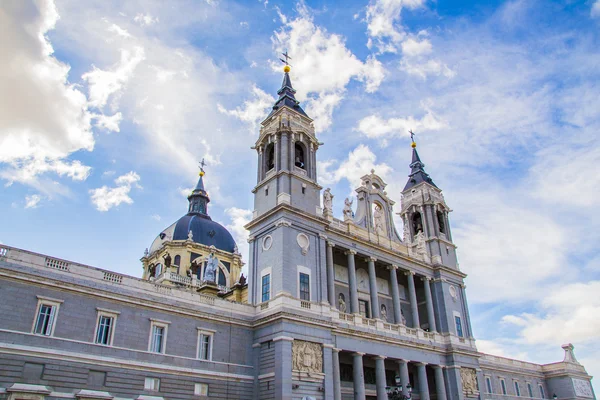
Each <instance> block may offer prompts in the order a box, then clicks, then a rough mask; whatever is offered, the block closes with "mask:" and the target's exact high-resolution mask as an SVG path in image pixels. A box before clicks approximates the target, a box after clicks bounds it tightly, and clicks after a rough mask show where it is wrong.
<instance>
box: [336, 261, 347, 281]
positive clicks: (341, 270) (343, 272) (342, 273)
mask: <svg viewBox="0 0 600 400" xmlns="http://www.w3.org/2000/svg"><path fill="white" fill-rule="evenodd" d="M333 270H334V271H335V280H336V281H340V282H344V283H348V268H346V267H344V266H342V265H337V264H334V265H333Z"/></svg>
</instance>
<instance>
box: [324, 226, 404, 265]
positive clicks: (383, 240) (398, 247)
mask: <svg viewBox="0 0 600 400" xmlns="http://www.w3.org/2000/svg"><path fill="white" fill-rule="evenodd" d="M329 228H330V229H332V230H337V231H341V232H343V233H345V234H347V235H352V236H354V237H357V238H359V239H362V240H364V241H367V242H371V243H376V244H377V245H378V246H381V247H385V248H388V249H391V250H393V251H394V252H396V253H399V254H403V255H406V256H408V255H409V253H408V248H407V247H406V246H405V245H404V244H403V243H399V242H395V241H393V240H390V238H388V237H387V236H384V235H379V234H377V233H375V232H371V231H369V230H367V229H364V228H363V227H361V226H358V225H356V224H354V223H346V222H344V221H342V220H339V219H336V218H334V219H333V220H332V221H331V222H330V223H329Z"/></svg>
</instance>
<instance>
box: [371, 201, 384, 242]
mask: <svg viewBox="0 0 600 400" xmlns="http://www.w3.org/2000/svg"><path fill="white" fill-rule="evenodd" d="M383 221H384V218H383V208H381V206H380V205H379V204H377V205H375V211H373V223H374V225H375V232H376V233H378V234H380V235H385V228H384V222H383Z"/></svg>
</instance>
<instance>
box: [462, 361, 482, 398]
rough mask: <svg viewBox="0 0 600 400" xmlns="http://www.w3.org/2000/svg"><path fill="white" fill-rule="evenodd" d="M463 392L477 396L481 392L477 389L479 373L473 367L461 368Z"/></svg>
mask: <svg viewBox="0 0 600 400" xmlns="http://www.w3.org/2000/svg"><path fill="white" fill-rule="evenodd" d="M460 377H461V378H462V386H463V393H464V394H465V395H467V396H475V395H477V394H478V393H479V390H478V389H477V373H476V371H475V370H474V369H473V368H465V367H463V368H461V369H460Z"/></svg>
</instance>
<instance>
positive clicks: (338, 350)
mask: <svg viewBox="0 0 600 400" xmlns="http://www.w3.org/2000/svg"><path fill="white" fill-rule="evenodd" d="M331 350H332V351H334V352H335V353H339V352H340V351H342V349H338V348H337V347H334V348H332V349H331Z"/></svg>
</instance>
